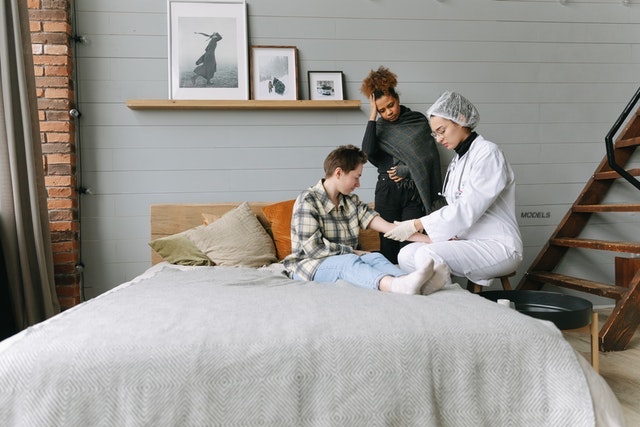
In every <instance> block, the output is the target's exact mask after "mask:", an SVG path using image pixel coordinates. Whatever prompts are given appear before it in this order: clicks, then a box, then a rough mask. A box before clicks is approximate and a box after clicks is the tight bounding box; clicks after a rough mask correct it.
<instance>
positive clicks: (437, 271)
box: [420, 262, 451, 295]
mask: <svg viewBox="0 0 640 427" xmlns="http://www.w3.org/2000/svg"><path fill="white" fill-rule="evenodd" d="M449 282H451V272H450V271H449V267H448V266H447V264H445V263H443V262H441V263H438V264H436V266H435V267H433V276H431V278H430V279H429V280H427V283H425V284H424V286H423V287H422V289H421V290H420V293H421V294H422V295H429V294H432V293H434V292H435V291H438V290H440V289H442V287H443V286H444V285H446V284H447V283H449Z"/></svg>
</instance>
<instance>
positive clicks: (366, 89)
mask: <svg viewBox="0 0 640 427" xmlns="http://www.w3.org/2000/svg"><path fill="white" fill-rule="evenodd" d="M397 84H398V76H397V75H395V74H394V73H392V72H391V70H389V69H388V68H387V67H384V66H382V65H381V66H380V67H378V69H377V70H376V71H374V70H371V72H370V73H369V75H368V76H367V77H365V79H364V80H363V81H362V86H361V87H360V92H362V93H363V94H364V95H365V96H366V97H367V98H368V97H369V96H371V94H372V93H373V95H374V97H375V99H378V98H380V97H381V96H384V95H389V96H392V97H394V98H396V99H397V98H398V93H397V92H396V90H395V88H396V85H397Z"/></svg>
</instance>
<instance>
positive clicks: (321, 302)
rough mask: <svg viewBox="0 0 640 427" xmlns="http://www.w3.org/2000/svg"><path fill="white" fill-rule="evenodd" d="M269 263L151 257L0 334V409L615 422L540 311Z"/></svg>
mask: <svg viewBox="0 0 640 427" xmlns="http://www.w3.org/2000/svg"><path fill="white" fill-rule="evenodd" d="M277 271H278V269H277V268H274V269H270V270H269V269H265V270H253V269H247V268H224V267H176V266H171V265H169V264H166V263H163V264H159V265H156V266H154V267H152V268H151V269H150V270H149V271H147V272H146V273H144V274H143V275H141V276H140V277H138V278H136V279H134V280H133V281H131V282H128V283H126V284H123V285H121V286H119V287H117V288H115V289H113V290H111V291H110V292H107V293H105V294H103V295H101V296H100V297H98V298H95V299H93V300H90V301H88V302H86V303H83V304H81V305H79V306H77V307H74V308H73V309H70V310H67V311H65V312H64V313H61V314H60V315H58V316H55V317H53V318H51V319H49V320H47V321H45V322H43V323H41V324H39V325H36V326H34V327H32V328H29V329H27V330H25V331H23V332H22V333H20V334H18V335H16V336H14V337H12V338H9V339H7V340H5V341H3V342H1V343H0V393H1V394H0V424H2V425H3V426H9V425H47V426H54V425H61V426H62V425H64V426H68V425H83V426H84V425H154V426H162V425H167V426H175V425H225V426H234V425H254V424H259V425H273V426H284V425H292V426H305V425H309V426H316V425H318V426H320V425H349V426H358V425H362V426H372V425H422V426H455V427H458V426H464V425H469V426H482V425H491V426H500V425H516V426H536V427H540V426H559V425H563V426H564V425H571V426H593V425H599V426H605V425H606V426H616V425H623V423H624V422H623V416H622V411H621V410H620V406H619V403H618V402H617V400H616V398H615V396H614V395H613V393H612V392H611V390H610V389H609V388H608V386H607V385H606V383H605V382H604V380H603V379H602V378H601V377H600V376H599V375H597V374H596V373H595V372H594V371H593V370H592V369H591V367H590V366H589V365H588V364H587V363H586V362H585V361H584V359H582V357H581V356H579V355H577V354H576V352H575V351H573V349H572V348H571V347H570V345H569V344H568V343H567V342H566V341H565V340H564V339H563V338H562V334H561V333H560V331H558V330H557V328H555V326H553V324H551V323H550V322H543V321H539V320H536V319H533V318H530V317H527V316H524V315H522V314H520V313H517V312H516V311H514V310H510V309H508V308H505V307H502V306H498V305H497V304H495V303H493V302H491V301H488V300H486V299H484V298H482V297H480V296H478V295H473V294H471V293H469V292H467V291H465V290H462V289H460V287H459V286H457V285H453V286H451V287H448V288H447V289H445V290H443V291H440V292H437V293H435V294H433V295H430V296H428V297H423V296H408V295H397V294H385V293H382V292H373V291H368V290H364V289H359V288H356V287H353V286H350V285H348V284H344V283H337V284H335V283H315V282H314V283H305V282H297V281H292V280H289V279H287V278H285V277H284V276H283V275H281V274H278V272H277ZM592 393H596V394H592ZM594 404H595V411H594Z"/></svg>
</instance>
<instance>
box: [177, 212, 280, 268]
mask: <svg viewBox="0 0 640 427" xmlns="http://www.w3.org/2000/svg"><path fill="white" fill-rule="evenodd" d="M188 237H189V239H191V240H192V241H193V243H195V245H196V246H197V247H198V249H200V250H201V251H202V252H204V253H205V254H206V255H207V256H208V257H209V259H211V261H213V262H214V263H215V264H216V265H227V266H246V267H254V268H257V267H262V266H263V265H268V264H271V263H273V262H276V261H277V258H276V249H275V246H274V244H273V240H272V239H271V236H269V234H267V232H266V231H265V229H264V227H263V226H262V224H260V221H258V218H256V216H255V214H254V213H253V211H252V210H251V208H250V207H249V204H248V203H247V202H243V203H242V204H240V205H239V206H238V207H237V208H234V209H232V210H230V211H229V212H227V213H226V214H224V215H222V216H221V217H220V219H218V220H217V221H214V222H212V223H211V224H209V225H207V226H206V227H204V228H201V229H197V230H195V229H194V230H193V231H190V232H189V233H188Z"/></svg>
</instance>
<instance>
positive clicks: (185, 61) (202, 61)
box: [167, 0, 249, 100]
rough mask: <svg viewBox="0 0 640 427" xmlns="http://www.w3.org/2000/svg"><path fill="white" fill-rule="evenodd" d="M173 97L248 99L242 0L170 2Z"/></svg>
mask: <svg viewBox="0 0 640 427" xmlns="http://www.w3.org/2000/svg"><path fill="white" fill-rule="evenodd" d="M167 17H168V35H169V37H168V39H169V98H170V99H211V100H217V99H222V100H229V99H241V100H242V99H244V100H246V99H249V87H248V85H249V79H248V72H249V68H248V64H247V63H248V57H247V45H248V44H247V4H246V2H245V1H244V0H227V1H212V0H189V1H185V0H167Z"/></svg>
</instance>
